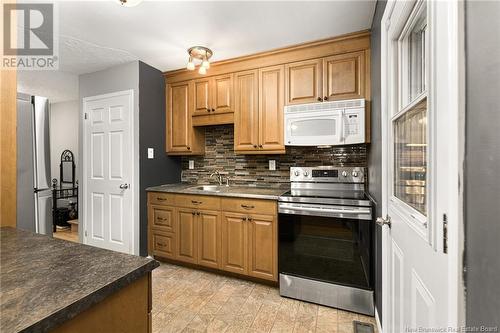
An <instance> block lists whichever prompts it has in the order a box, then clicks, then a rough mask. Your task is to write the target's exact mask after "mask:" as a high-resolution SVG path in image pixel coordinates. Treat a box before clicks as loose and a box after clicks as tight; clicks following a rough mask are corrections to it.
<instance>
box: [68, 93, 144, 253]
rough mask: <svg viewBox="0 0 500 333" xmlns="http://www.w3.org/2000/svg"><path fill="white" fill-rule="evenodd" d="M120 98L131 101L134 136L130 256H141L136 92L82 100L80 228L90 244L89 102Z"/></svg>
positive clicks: (131, 129) (131, 125) (131, 179)
mask: <svg viewBox="0 0 500 333" xmlns="http://www.w3.org/2000/svg"><path fill="white" fill-rule="evenodd" d="M118 96H127V97H128V100H129V109H130V115H129V119H130V123H129V131H130V135H131V136H132V146H131V147H130V149H131V154H132V162H131V163H132V168H131V170H132V172H131V175H130V181H129V184H130V187H131V189H130V191H131V195H132V203H133V204H132V228H131V230H132V235H131V237H130V240H131V242H132V243H131V249H130V254H134V255H139V237H140V223H139V157H138V152H139V147H138V142H139V131H138V126H139V122H138V119H136V118H137V117H138V112H136V110H135V101H134V90H133V89H129V90H122V91H117V92H113V93H108V94H102V95H96V96H90V97H84V98H83V99H82V104H83V107H82V114H81V119H82V127H81V128H82V135H81V136H80V137H81V139H82V158H81V159H80V161H81V163H79V164H80V166H81V170H82V183H81V184H80V186H79V187H80V191H81V192H80V193H79V194H78V195H79V196H80V198H81V200H80V202H81V203H82V207H81V209H80V208H79V216H80V217H81V219H82V221H83V223H82V226H83V229H82V228H80V232H81V234H80V239H81V240H82V243H83V244H88V243H87V236H86V235H85V231H86V230H88V228H87V223H88V220H87V217H86V211H87V202H86V201H87V200H85V198H86V194H87V184H86V181H85V180H86V179H87V175H88V170H87V167H86V163H85V161H87V160H88V158H89V156H87V149H86V148H87V145H88V144H89V143H88V142H87V137H86V132H87V127H88V126H89V124H90V123H89V122H87V121H86V119H85V109H86V107H87V103H88V102H92V101H97V100H100V99H106V98H111V97H118Z"/></svg>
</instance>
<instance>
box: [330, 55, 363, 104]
mask: <svg viewBox="0 0 500 333" xmlns="http://www.w3.org/2000/svg"><path fill="white" fill-rule="evenodd" d="M365 66H366V65H365V52H364V51H360V52H352V53H346V54H341V55H335V56H331V57H326V58H323V95H324V96H323V97H327V98H328V101H332V100H339V99H352V98H364V97H365V78H366V73H365V71H366V67H365Z"/></svg>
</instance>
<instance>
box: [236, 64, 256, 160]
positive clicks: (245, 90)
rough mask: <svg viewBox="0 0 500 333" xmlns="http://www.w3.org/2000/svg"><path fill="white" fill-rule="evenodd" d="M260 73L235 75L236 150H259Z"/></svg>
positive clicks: (251, 72) (253, 71)
mask: <svg viewBox="0 0 500 333" xmlns="http://www.w3.org/2000/svg"><path fill="white" fill-rule="evenodd" d="M258 94H259V83H258V71H256V70H252V71H246V72H240V73H236V74H235V75H234V99H235V104H234V107H235V108H234V112H235V113H234V150H235V151H251V150H255V149H257V148H258V136H259V128H258V116H259V109H258V108H259V105H258V104H259V98H258V97H259V95H258Z"/></svg>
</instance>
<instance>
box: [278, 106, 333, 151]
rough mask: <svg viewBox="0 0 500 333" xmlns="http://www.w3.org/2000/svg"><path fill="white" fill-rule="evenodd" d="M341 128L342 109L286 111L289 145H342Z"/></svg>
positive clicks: (286, 133) (287, 143)
mask: <svg viewBox="0 0 500 333" xmlns="http://www.w3.org/2000/svg"><path fill="white" fill-rule="evenodd" d="M341 130H342V111H341V110H333V111H332V110H330V111H323V112H311V111H308V112H297V113H285V145H287V146H321V145H340V144H343V142H342V138H341Z"/></svg>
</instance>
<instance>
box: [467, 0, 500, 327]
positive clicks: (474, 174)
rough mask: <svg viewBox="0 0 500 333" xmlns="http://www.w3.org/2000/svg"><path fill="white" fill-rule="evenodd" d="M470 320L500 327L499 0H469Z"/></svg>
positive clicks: (468, 200) (468, 213)
mask: <svg viewBox="0 0 500 333" xmlns="http://www.w3.org/2000/svg"><path fill="white" fill-rule="evenodd" d="M465 25H466V28H465V34H466V35H465V43H466V77H467V80H466V90H467V91H466V126H465V131H466V144H465V146H466V147H465V175H464V178H465V205H464V209H465V238H466V240H465V251H466V268H467V273H466V274H467V275H466V288H467V292H466V324H467V326H479V325H488V326H497V325H498V326H500V239H499V238H500V178H499V177H498V171H499V170H500V129H499V126H500V2H498V1H484V2H483V1H467V2H466V7H465Z"/></svg>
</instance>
